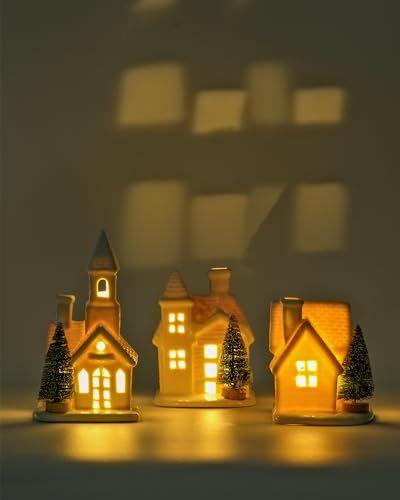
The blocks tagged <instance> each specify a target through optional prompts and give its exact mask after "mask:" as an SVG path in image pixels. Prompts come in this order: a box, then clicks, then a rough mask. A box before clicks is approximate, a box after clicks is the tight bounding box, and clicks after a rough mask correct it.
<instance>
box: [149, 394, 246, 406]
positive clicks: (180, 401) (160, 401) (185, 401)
mask: <svg viewBox="0 0 400 500" xmlns="http://www.w3.org/2000/svg"><path fill="white" fill-rule="evenodd" d="M153 403H154V404H155V405H156V406H164V407H167V408H243V407H246V406H254V405H255V404H256V397H255V395H254V392H253V391H249V392H248V395H247V397H246V399H241V400H235V399H225V398H224V397H222V396H221V395H215V396H212V397H209V396H207V395H204V394H193V393H190V394H163V393H160V392H157V394H156V396H155V398H154V401H153Z"/></svg>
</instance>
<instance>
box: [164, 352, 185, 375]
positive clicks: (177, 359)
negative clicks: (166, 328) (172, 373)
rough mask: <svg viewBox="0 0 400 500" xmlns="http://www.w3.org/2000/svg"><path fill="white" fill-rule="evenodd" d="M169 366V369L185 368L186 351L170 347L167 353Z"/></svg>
mask: <svg viewBox="0 0 400 500" xmlns="http://www.w3.org/2000/svg"><path fill="white" fill-rule="evenodd" d="M168 357H169V367H170V369H171V370H176V369H177V368H178V370H184V369H185V368H186V361H185V358H186V351H185V349H178V350H175V349H171V350H170V351H169V353H168Z"/></svg>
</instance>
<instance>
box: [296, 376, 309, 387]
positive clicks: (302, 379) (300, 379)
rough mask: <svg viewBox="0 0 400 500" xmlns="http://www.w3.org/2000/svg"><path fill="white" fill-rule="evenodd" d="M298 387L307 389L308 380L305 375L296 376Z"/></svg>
mask: <svg viewBox="0 0 400 500" xmlns="http://www.w3.org/2000/svg"><path fill="white" fill-rule="evenodd" d="M296 385H297V387H307V379H306V377H305V376H304V375H296Z"/></svg>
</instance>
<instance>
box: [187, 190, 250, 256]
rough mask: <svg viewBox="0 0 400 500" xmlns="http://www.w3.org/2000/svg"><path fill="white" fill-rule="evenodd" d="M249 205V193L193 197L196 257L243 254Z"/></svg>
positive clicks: (193, 247) (194, 252)
mask: <svg viewBox="0 0 400 500" xmlns="http://www.w3.org/2000/svg"><path fill="white" fill-rule="evenodd" d="M246 208H247V195H246V194H223V195H210V196H209V195H207V196H196V197H195V198H193V201H192V218H191V224H190V227H191V231H192V254H193V257H195V258H197V259H207V258H213V257H241V256H242V254H243V251H244V248H245V223H246Z"/></svg>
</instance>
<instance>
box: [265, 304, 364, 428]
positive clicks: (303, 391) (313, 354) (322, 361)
mask: <svg viewBox="0 0 400 500" xmlns="http://www.w3.org/2000/svg"><path fill="white" fill-rule="evenodd" d="M351 321H352V320H351V310H350V306H349V304H346V303H339V302H308V301H307V302H303V300H301V299H298V298H290V297H286V298H283V299H281V301H279V302H273V303H272V304H271V311H270V336H269V349H270V351H271V353H272V354H273V355H274V357H273V359H272V362H271V364H270V369H271V371H272V373H273V375H274V377H275V408H274V413H273V419H274V421H275V422H277V423H326V424H335V423H336V424H338V425H340V423H343V424H349V423H365V421H366V420H368V419H370V417H371V416H370V415H369V416H368V415H367V416H365V415H364V416H361V417H360V418H358V420H360V419H361V420H364V422H361V421H360V422H358V421H357V418H352V417H349V416H348V415H347V416H343V415H341V414H340V412H339V411H338V404H337V386H338V377H339V376H340V375H341V374H342V372H343V368H342V364H343V361H344V358H345V356H346V353H347V351H348V349H349V345H350V341H351V338H352V322H351ZM346 419H347V421H346Z"/></svg>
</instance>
